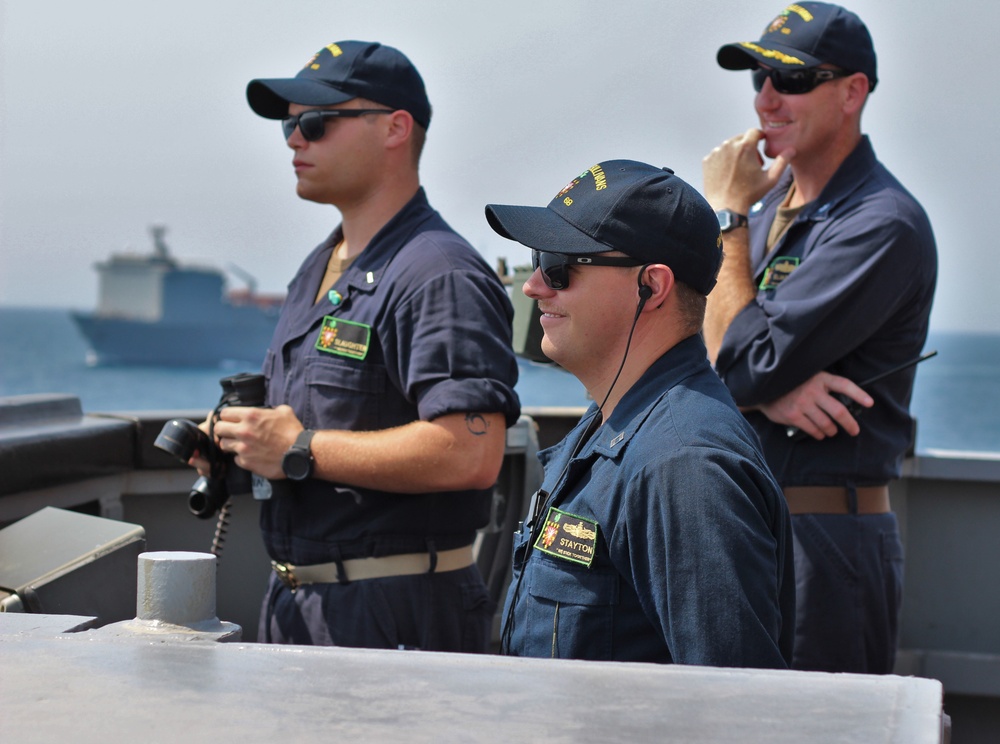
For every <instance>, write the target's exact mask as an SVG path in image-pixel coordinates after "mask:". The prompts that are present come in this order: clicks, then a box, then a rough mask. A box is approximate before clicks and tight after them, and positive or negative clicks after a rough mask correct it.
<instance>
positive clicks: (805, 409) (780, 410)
mask: <svg viewBox="0 0 1000 744" xmlns="http://www.w3.org/2000/svg"><path fill="white" fill-rule="evenodd" d="M837 393H839V394H841V395H845V396H847V397H848V398H850V399H851V400H853V401H855V402H856V403H859V404H860V405H862V406H864V407H865V408H871V406H872V405H874V403H875V401H874V400H873V399H872V397H871V396H870V395H868V393H866V392H865V391H864V390H862V389H861V388H859V387H858V386H857V385H855V384H854V383H853V382H851V381H850V380H848V379H847V378H846V377H839V376H838V375H832V374H830V373H829V372H817V373H816V374H815V375H813V376H812V377H811V378H809V379H808V380H806V381H805V382H803V383H802V384H801V385H799V386H798V387H797V388H795V389H794V390H792V391H791V392H788V393H785V394H784V395H783V396H781V397H780V398H778V399H776V400H773V401H771V402H770V403H765V404H763V405H759V406H757V407H756V410H759V411H761V412H762V413H763V414H764V415H765V416H767V417H768V419H770V420H771V421H773V422H774V423H776V424H784V425H785V426H795V427H797V428H799V429H801V430H802V431H803V432H804V433H806V434H808V435H809V436H811V437H812V438H813V439H826V438H827V437H832V436H835V435H836V434H837V432H838V431H839V430H838V428H837V425H838V424H839V425H840V427H841V428H842V429H843V430H844V431H845V432H847V433H848V434H850V435H851V436H852V437H856V436H857V435H858V433H859V432H860V431H861V427H860V425H859V424H858V422H857V420H856V419H855V418H854V417H853V416H852V415H851V413H850V411H848V410H847V406H845V405H844V404H843V403H842V402H841V401H840V400H838V398H837V397H836V394H837Z"/></svg>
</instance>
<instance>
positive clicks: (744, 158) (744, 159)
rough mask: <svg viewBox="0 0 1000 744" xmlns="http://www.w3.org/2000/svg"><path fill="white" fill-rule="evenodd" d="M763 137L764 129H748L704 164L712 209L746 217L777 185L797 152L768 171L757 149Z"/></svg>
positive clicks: (789, 152)
mask: <svg viewBox="0 0 1000 744" xmlns="http://www.w3.org/2000/svg"><path fill="white" fill-rule="evenodd" d="M763 138H764V133H763V132H762V131H761V130H759V129H748V130H747V131H746V132H744V133H743V134H739V135H737V136H735V137H732V138H731V139H727V140H726V141H725V142H723V143H722V144H721V145H719V146H718V147H716V148H715V149H714V150H712V152H710V153H709V154H708V155H706V156H705V158H704V159H703V160H702V161H701V172H702V178H703V181H704V192H705V198H706V199H707V200H708V203H709V204H711V205H712V208H713V209H734V210H736V211H737V212H739V213H740V214H746V213H747V212H748V211H749V210H750V207H751V205H753V204H755V203H756V202H757V201H759V200H760V199H761V197H763V196H764V194H766V193H767V192H768V191H770V190H771V189H772V188H773V187H774V186H775V184H777V183H778V179H779V178H780V177H781V174H782V173H783V172H784V171H785V168H786V167H787V166H788V163H789V161H790V160H791V159H792V158H793V157H794V156H795V151H794V150H786V151H785V152H782V153H781V154H779V155H778V157H776V158H775V159H774V162H773V163H771V166H770V167H769V168H766V169H765V168H763V165H764V159H763V158H762V157H761V154H760V152H759V150H758V149H757V148H758V145H759V144H760V141H761V140H762V139H763Z"/></svg>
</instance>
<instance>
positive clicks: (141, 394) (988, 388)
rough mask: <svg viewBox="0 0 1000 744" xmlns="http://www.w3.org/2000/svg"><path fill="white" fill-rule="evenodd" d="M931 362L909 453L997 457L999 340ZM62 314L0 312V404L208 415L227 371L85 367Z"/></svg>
mask: <svg viewBox="0 0 1000 744" xmlns="http://www.w3.org/2000/svg"><path fill="white" fill-rule="evenodd" d="M926 348H927V349H928V350H930V349H936V350H937V351H938V356H936V357H934V358H933V359H929V360H927V361H926V362H923V363H922V364H921V365H920V366H919V368H918V371H917V382H916V388H915V389H914V395H913V411H914V413H915V415H916V418H917V451H918V452H919V451H927V450H959V451H971V452H992V453H1000V334H972V333H932V334H931V338H930V339H929V340H928V343H927V347H926ZM86 355H87V345H86V342H85V341H84V340H83V338H82V337H81V336H80V334H79V332H78V331H77V329H76V326H75V325H74V324H73V321H72V319H71V318H70V315H69V312H68V311H67V310H39V309H21V308H4V307H0V397H5V396H11V395H24V394H30V393H68V394H71V395H75V396H77V397H79V398H80V401H81V403H82V405H83V409H84V410H85V411H87V412H110V411H146V410H164V409H195V410H205V411H207V410H209V409H211V408H212V407H213V406H214V405H215V404H216V402H217V401H218V399H219V395H220V393H221V388H220V387H219V378H220V377H223V376H226V375H230V374H235V373H236V372H256V371H257V366H256V365H253V364H245V365H241V366H234V367H231V368H219V369H201V368H183V367H180V368H168V367H93V366H89V365H88V364H87V361H86ZM520 373H521V374H520V380H519V381H518V384H517V391H518V394H519V395H520V396H521V402H522V404H523V405H525V406H559V405H563V406H565V405H570V406H584V405H587V404H588V403H589V401H588V400H587V396H586V392H585V391H584V389H583V386H582V385H580V383H579V382H578V381H577V380H576V378H574V377H573V376H571V375H569V374H568V373H566V372H565V371H563V370H560V369H557V368H554V367H552V366H549V365H543V364H536V363H532V362H527V361H523V360H522V361H521V364H520Z"/></svg>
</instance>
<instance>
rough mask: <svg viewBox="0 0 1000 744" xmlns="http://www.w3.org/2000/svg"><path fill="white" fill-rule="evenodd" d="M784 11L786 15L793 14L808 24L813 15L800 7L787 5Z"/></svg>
mask: <svg viewBox="0 0 1000 744" xmlns="http://www.w3.org/2000/svg"><path fill="white" fill-rule="evenodd" d="M785 11H786V12H788V13H795V14H796V15H797V16H799V17H800V18H802V20H803V21H805V22H806V23H808V22H809V21H811V20H812V19H813V14H812V13H810V12H809V11H808V10H806V9H805V8H803V7H802V6H801V5H789V6H788V7H787V8H785Z"/></svg>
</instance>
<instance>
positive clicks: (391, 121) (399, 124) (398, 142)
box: [385, 109, 413, 148]
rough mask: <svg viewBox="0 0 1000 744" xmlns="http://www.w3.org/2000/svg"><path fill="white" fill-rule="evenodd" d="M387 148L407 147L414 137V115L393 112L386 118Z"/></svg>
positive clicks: (407, 112) (406, 112) (401, 111)
mask: <svg viewBox="0 0 1000 744" xmlns="http://www.w3.org/2000/svg"><path fill="white" fill-rule="evenodd" d="M385 118H386V120H387V127H386V147H388V148H396V147H400V146H402V145H405V144H406V143H407V142H409V141H410V138H411V137H412V136H413V115H412V114H411V113H410V112H409V111H403V110H401V109H400V110H399V111H393V112H392V113H391V114H388V115H387V116H386V117H385Z"/></svg>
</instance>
